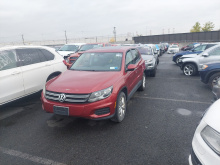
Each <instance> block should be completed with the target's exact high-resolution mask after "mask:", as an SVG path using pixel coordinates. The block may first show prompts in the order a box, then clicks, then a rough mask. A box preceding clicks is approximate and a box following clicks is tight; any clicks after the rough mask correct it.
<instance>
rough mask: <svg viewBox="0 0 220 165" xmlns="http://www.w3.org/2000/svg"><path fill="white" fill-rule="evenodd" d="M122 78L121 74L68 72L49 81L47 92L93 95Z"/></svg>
mask: <svg viewBox="0 0 220 165" xmlns="http://www.w3.org/2000/svg"><path fill="white" fill-rule="evenodd" d="M121 76H122V73H121V72H97V71H75V70H67V71H66V72H63V73H62V74H61V75H60V76H58V77H57V78H55V79H53V80H51V81H49V82H48V83H47V85H46V90H49V91H53V92H59V93H75V94H85V93H92V92H95V91H99V90H102V89H105V88H108V87H110V86H112V85H113V84H114V83H115V82H117V81H118V79H120V77H121Z"/></svg>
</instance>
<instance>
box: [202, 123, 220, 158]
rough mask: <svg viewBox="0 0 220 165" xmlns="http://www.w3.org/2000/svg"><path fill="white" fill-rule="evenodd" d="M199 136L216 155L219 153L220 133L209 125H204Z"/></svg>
mask: <svg viewBox="0 0 220 165" xmlns="http://www.w3.org/2000/svg"><path fill="white" fill-rule="evenodd" d="M201 136H202V138H203V140H204V141H205V142H206V144H207V145H208V146H209V147H210V148H211V149H212V150H213V151H215V152H216V153H217V154H218V155H220V133H219V132H217V131H216V130H214V129H213V128H211V127H210V126H206V127H205V128H204V129H203V130H202V132H201Z"/></svg>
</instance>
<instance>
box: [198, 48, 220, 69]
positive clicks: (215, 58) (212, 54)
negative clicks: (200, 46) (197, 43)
mask: <svg viewBox="0 0 220 165" xmlns="http://www.w3.org/2000/svg"><path fill="white" fill-rule="evenodd" d="M210 62H220V46H218V47H215V48H214V49H212V50H210V51H209V52H208V56H203V55H201V56H200V59H199V64H200V65H202V64H206V63H210Z"/></svg>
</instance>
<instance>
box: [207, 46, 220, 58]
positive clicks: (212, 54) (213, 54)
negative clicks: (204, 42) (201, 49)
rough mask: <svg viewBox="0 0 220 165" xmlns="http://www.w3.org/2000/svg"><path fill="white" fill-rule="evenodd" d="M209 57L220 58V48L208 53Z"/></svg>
mask: <svg viewBox="0 0 220 165" xmlns="http://www.w3.org/2000/svg"><path fill="white" fill-rule="evenodd" d="M209 55H210V56H220V47H217V48H215V49H214V50H212V51H211V52H210V53H209Z"/></svg>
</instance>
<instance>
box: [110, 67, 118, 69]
mask: <svg viewBox="0 0 220 165" xmlns="http://www.w3.org/2000/svg"><path fill="white" fill-rule="evenodd" d="M110 69H118V67H110Z"/></svg>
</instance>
